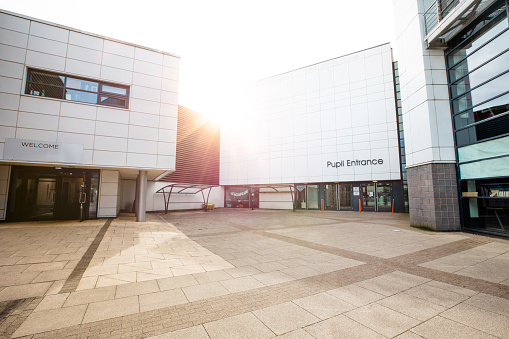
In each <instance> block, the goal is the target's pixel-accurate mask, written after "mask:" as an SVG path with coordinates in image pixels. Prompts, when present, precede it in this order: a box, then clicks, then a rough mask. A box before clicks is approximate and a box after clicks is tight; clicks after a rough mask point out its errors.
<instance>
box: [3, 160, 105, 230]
mask: <svg viewBox="0 0 509 339" xmlns="http://www.w3.org/2000/svg"><path fill="white" fill-rule="evenodd" d="M98 193H99V170H89V169H78V168H72V169H69V168H64V169H55V168H52V167H29V166H12V168H11V179H10V185H9V201H8V205H7V220H8V221H29V220H54V219H95V218H97V200H98V199H97V198H98Z"/></svg>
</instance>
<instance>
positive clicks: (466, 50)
mask: <svg viewBox="0 0 509 339" xmlns="http://www.w3.org/2000/svg"><path fill="white" fill-rule="evenodd" d="M506 28H507V20H501V21H500V22H499V23H498V24H496V25H495V27H493V28H492V29H490V30H488V31H487V32H485V33H484V34H481V35H479V36H478V37H477V38H476V39H474V40H469V41H468V42H467V43H466V44H465V45H464V46H462V47H460V48H458V49H457V50H455V51H454V52H453V53H451V54H449V55H448V56H447V61H448V64H449V66H450V67H452V66H453V65H454V64H456V63H457V62H459V61H461V60H463V58H465V57H466V56H470V55H472V54H473V53H475V51H476V50H477V49H478V48H479V47H481V46H482V45H483V44H485V43H486V42H487V41H489V40H490V39H492V38H493V37H495V36H496V35H497V34H499V33H500V32H502V31H503V30H504V29H506ZM506 47H507V45H506ZM485 60H486V59H485Z"/></svg>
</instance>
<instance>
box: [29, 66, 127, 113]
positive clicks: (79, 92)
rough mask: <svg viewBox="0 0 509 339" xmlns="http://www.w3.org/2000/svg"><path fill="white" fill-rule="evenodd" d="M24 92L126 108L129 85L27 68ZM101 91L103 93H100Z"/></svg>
mask: <svg viewBox="0 0 509 339" xmlns="http://www.w3.org/2000/svg"><path fill="white" fill-rule="evenodd" d="M27 78H28V83H27V86H26V88H25V94H30V95H35V96H43V97H49V98H56V99H65V100H71V101H78V102H85V103H89V104H101V105H106V106H115V107H121V108H128V104H129V87H128V86H121V85H118V86H117V85H114V84H109V83H100V82H98V81H92V80H86V79H78V78H71V77H66V76H64V75H60V74H55V73H50V72H45V71H39V70H32V69H29V70H28V75H27ZM101 93H103V95H101Z"/></svg>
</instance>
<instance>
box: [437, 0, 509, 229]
mask: <svg viewBox="0 0 509 339" xmlns="http://www.w3.org/2000/svg"><path fill="white" fill-rule="evenodd" d="M508 8H509V7H508V1H507V0H499V1H497V2H496V3H495V4H494V5H493V6H492V7H491V8H489V9H488V10H486V12H485V13H483V14H482V16H481V17H480V18H478V19H476V20H475V22H473V23H472V24H471V25H469V27H468V28H467V29H466V30H464V31H463V32H462V33H460V35H459V36H458V37H457V38H455V41H452V45H453V47H452V48H451V49H450V50H449V51H448V52H447V66H448V76H449V84H450V87H449V89H450V95H451V99H452V101H451V108H452V112H453V122H454V130H455V133H456V146H457V147H458V148H457V155H458V169H459V184H460V194H461V205H460V207H461V211H462V223H463V227H465V228H467V229H473V230H479V231H482V232H490V233H497V234H509V178H508V175H509V170H508V169H509V22H508V18H507V10H508Z"/></svg>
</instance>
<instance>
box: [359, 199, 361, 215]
mask: <svg viewBox="0 0 509 339" xmlns="http://www.w3.org/2000/svg"><path fill="white" fill-rule="evenodd" d="M359 213H361V199H359Z"/></svg>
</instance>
